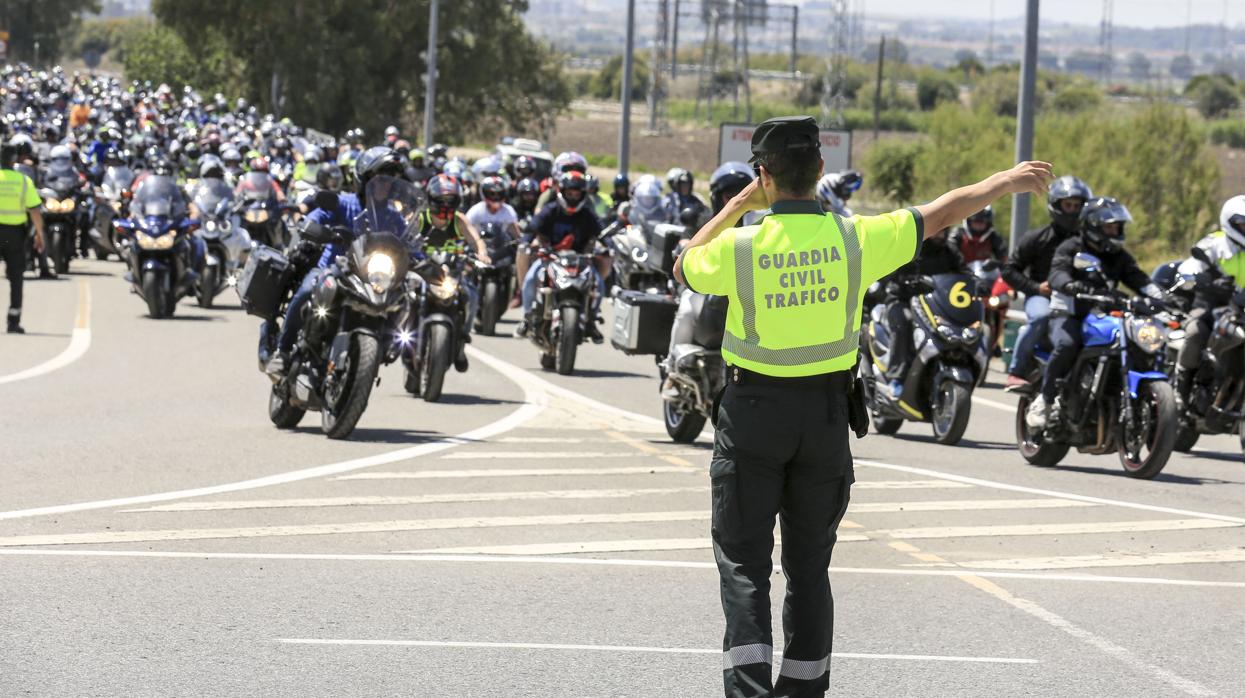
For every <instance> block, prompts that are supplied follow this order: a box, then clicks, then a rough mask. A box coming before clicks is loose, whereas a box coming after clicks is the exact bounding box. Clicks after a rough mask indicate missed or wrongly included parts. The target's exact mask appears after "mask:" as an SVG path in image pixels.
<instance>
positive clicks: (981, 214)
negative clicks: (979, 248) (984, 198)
mask: <svg viewBox="0 0 1245 698" xmlns="http://www.w3.org/2000/svg"><path fill="white" fill-rule="evenodd" d="M977 221H985V224H986V227H985V229H983V230H982V231H981V232H980V233H978V232H977V231H976V230H973V223H975V222H977ZM992 228H994V209H993V208H991V207H990V206H986V207H985V208H983V209H981V210H980V211H978V212H976V213H974V214H972V215H970V216H969V217H968V218H965V219H964V230H965V231H966V232H967V233H968V234H969V235H970V236H972V237H973V238H978V237H980V238H985V236H986V235H987V234H989V232H990V230H991V229H992Z"/></svg>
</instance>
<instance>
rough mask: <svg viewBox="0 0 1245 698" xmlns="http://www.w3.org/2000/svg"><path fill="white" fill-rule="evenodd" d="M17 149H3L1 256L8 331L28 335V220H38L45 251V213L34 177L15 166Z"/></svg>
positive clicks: (37, 248) (38, 238) (38, 240)
mask: <svg viewBox="0 0 1245 698" xmlns="http://www.w3.org/2000/svg"><path fill="white" fill-rule="evenodd" d="M16 161H17V148H15V147H13V146H9V145H5V146H3V148H0V259H3V260H4V275H5V276H6V277H8V279H9V314H8V331H9V333H10V334H24V333H25V332H26V331H25V330H23V329H22V324H21V323H22V275H23V274H24V273H26V230H27V221H28V220H33V221H34V223H35V239H34V245H35V251H36V252H43V216H42V215H41V214H40V213H39V205H40V204H41V203H43V200H42V199H40V198H39V191H38V188H37V187H35V183H34V182H32V181H30V178H29V177H27V176H26V175H24V174H22V173H21V172H18V171H16V170H14V169H13V164H14V163H15V162H16Z"/></svg>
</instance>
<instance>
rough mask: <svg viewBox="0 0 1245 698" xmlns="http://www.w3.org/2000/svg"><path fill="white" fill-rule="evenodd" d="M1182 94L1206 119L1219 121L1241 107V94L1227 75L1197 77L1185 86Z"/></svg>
mask: <svg viewBox="0 0 1245 698" xmlns="http://www.w3.org/2000/svg"><path fill="white" fill-rule="evenodd" d="M1184 94H1185V96H1186V97H1188V98H1190V99H1192V100H1193V101H1194V103H1196V104H1197V110H1198V111H1199V112H1201V113H1202V116H1204V117H1206V118H1207V119H1219V118H1222V117H1225V116H1227V115H1229V114H1231V113H1232V111H1234V110H1235V109H1236V108H1237V107H1239V106H1241V93H1240V92H1239V91H1238V90H1237V86H1236V82H1235V81H1234V80H1233V79H1232V78H1230V77H1228V76H1227V75H1218V74H1216V75H1198V76H1196V77H1194V78H1193V79H1192V80H1190V81H1189V82H1188V84H1187V85H1185V90H1184Z"/></svg>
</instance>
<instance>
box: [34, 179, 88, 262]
mask: <svg viewBox="0 0 1245 698" xmlns="http://www.w3.org/2000/svg"><path fill="white" fill-rule="evenodd" d="M81 190H82V182H81V178H80V177H79V176H78V171H77V170H75V169H73V166H67V167H63V168H57V169H51V170H48V171H47V172H45V173H44V175H43V186H42V187H41V188H40V189H39V196H40V198H42V199H43V203H42V204H41V206H40V213H41V214H43V226H44V233H45V235H44V239H45V241H46V244H47V246H48V248H47V253H48V256H49V257H50V258H51V259H52V266H53V268H54V269H55V270H56V273H57V274H67V273H69V260H71V259H73V258H74V256H75V255H76V254H77V244H78V226H79V222H80V221H81V215H80V211H79V206H80V205H81V202H80V201H79V200H80V199H81Z"/></svg>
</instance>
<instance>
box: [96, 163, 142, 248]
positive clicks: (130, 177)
mask: <svg viewBox="0 0 1245 698" xmlns="http://www.w3.org/2000/svg"><path fill="white" fill-rule="evenodd" d="M134 177H135V175H134V170H131V169H130V168H129V167H126V166H125V165H109V166H108V168H107V169H106V170H104V176H103V179H102V180H101V181H100V185H99V187H98V188H97V189H96V191H95V219H94V223H93V225H92V226H91V229H90V231H89V233H88V234H89V235H90V236H91V240H92V242H93V243H94V244H95V256H96V257H97V258H99V259H107V258H108V255H110V254H115V255H117V256H118V257H120V256H121V241H120V240H119V239H118V236H117V229H116V228H115V227H114V226H113V222H114V221H116V220H119V219H125V218H129V217H130V197H131V196H132V195H133V193H132V192H131V187H132V186H133V185H134Z"/></svg>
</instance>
